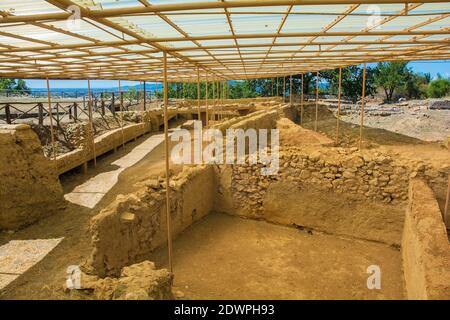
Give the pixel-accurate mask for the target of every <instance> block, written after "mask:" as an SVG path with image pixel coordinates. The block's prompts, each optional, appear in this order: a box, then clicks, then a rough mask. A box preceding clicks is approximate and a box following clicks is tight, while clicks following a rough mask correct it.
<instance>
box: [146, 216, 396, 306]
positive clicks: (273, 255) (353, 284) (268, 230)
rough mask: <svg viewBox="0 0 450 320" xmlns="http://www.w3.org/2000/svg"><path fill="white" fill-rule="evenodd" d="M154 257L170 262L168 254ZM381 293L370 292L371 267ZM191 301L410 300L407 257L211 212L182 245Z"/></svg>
mask: <svg viewBox="0 0 450 320" xmlns="http://www.w3.org/2000/svg"><path fill="white" fill-rule="evenodd" d="M153 259H154V260H155V261H156V262H157V263H158V264H159V266H165V264H166V251H165V249H164V248H162V249H159V250H158V251H156V252H155V254H154V256H153ZM370 265H378V266H380V268H381V274H382V276H381V290H369V289H367V284H366V281H367V278H368V276H369V274H367V273H366V270H367V267H368V266H370ZM174 272H175V284H174V285H175V288H174V290H179V291H181V292H183V293H184V299H403V298H404V288H403V274H402V270H401V255H400V251H399V250H398V249H395V248H392V247H390V246H387V245H384V244H379V243H374V242H369V241H361V240H356V239H352V238H344V237H337V236H332V235H325V234H320V233H316V232H313V233H312V234H311V233H307V232H303V231H299V230H297V229H294V228H287V227H282V226H277V225H273V224H269V223H266V222H262V221H253V220H243V219H240V218H238V217H232V216H227V215H222V214H210V215H208V216H206V217H205V218H204V219H203V220H201V221H199V222H198V223H197V224H195V225H193V226H191V227H190V228H189V229H187V230H186V231H185V232H184V233H183V234H182V235H180V236H179V237H178V238H177V239H176V240H175V242H174Z"/></svg>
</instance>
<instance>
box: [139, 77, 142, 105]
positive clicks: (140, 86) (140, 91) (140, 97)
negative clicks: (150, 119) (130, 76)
mask: <svg viewBox="0 0 450 320" xmlns="http://www.w3.org/2000/svg"><path fill="white" fill-rule="evenodd" d="M141 101H142V80H140V81H139V104H141Z"/></svg>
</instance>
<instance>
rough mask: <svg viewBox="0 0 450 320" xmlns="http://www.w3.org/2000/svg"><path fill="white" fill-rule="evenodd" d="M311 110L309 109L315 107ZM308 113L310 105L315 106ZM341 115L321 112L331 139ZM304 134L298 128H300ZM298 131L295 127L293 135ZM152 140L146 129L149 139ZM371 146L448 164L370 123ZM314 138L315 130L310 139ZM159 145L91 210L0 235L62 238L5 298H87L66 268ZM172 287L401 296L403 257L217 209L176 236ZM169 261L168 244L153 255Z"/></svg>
mask: <svg viewBox="0 0 450 320" xmlns="http://www.w3.org/2000/svg"><path fill="white" fill-rule="evenodd" d="M310 107H311V108H312V106H310ZM311 110H312V109H311ZM305 116H306V119H304V120H305V121H304V123H305V127H306V128H309V129H311V128H312V126H313V121H312V119H313V113H312V112H307V113H305ZM335 127H336V119H335V118H334V117H333V116H332V113H331V116H330V112H329V111H327V110H326V108H322V109H321V111H320V116H319V122H318V129H319V132H323V133H325V134H326V135H327V136H328V138H329V139H331V140H334V139H335V137H334V134H335ZM298 132H299V133H301V130H300V131H298ZM292 133H293V134H295V133H296V132H292ZM341 134H342V143H343V144H344V145H345V146H356V145H357V141H358V138H359V126H356V125H352V124H349V123H345V122H342V123H341ZM146 137H148V135H147V136H145V137H144V138H146ZM364 137H365V140H366V143H367V144H368V147H372V148H386V150H391V152H399V153H400V154H401V155H402V156H405V157H410V158H411V157H417V154H419V155H421V156H422V157H424V158H427V159H429V160H430V161H441V162H445V161H448V160H449V158H450V157H448V153H449V151H448V150H444V149H442V148H441V147H440V146H439V145H438V144H436V143H426V142H423V141H421V140H419V139H416V138H412V137H407V136H405V135H402V134H398V133H393V132H389V131H387V130H382V129H376V128H366V129H365V133H364ZM312 138H315V137H312ZM312 140H314V141H313V143H316V142H318V141H316V139H312ZM142 141H143V138H140V139H138V140H137V141H136V142H132V143H129V144H127V145H126V146H125V148H124V149H119V151H118V152H117V153H115V154H113V153H109V154H106V155H104V156H102V157H100V158H99V160H98V166H97V168H96V169H92V168H91V169H90V170H89V174H88V175H82V174H80V172H77V171H73V172H71V173H68V174H66V175H64V176H63V177H62V179H61V180H62V184H63V187H64V191H65V193H67V192H70V191H71V190H72V189H73V188H74V187H75V186H77V185H79V184H81V183H83V182H84V181H86V180H88V179H89V178H91V177H93V176H95V175H97V174H99V173H101V172H106V171H110V170H115V169H116V168H115V167H114V166H112V165H111V163H112V162H114V161H115V160H117V159H118V158H120V157H122V156H124V155H125V154H126V153H127V152H129V151H130V150H131V149H132V148H133V147H134V146H136V145H138V144H139V143H141V142H142ZM163 148H164V146H163V144H161V145H160V146H158V147H157V148H156V149H155V150H154V151H153V152H152V153H150V154H149V155H147V156H146V157H145V158H144V159H143V160H142V161H140V162H138V163H137V164H136V165H135V166H133V167H131V168H128V169H127V170H126V171H124V172H123V173H122V174H121V175H120V177H119V181H118V183H117V184H116V186H115V187H113V189H112V190H110V192H108V194H107V195H106V196H105V197H104V198H103V199H102V200H101V201H100V202H99V204H98V205H97V206H96V207H95V208H94V209H93V210H91V209H88V208H85V207H79V206H76V205H73V204H70V203H68V204H67V208H66V209H65V210H64V211H63V212H61V213H60V214H58V215H54V216H51V217H48V218H46V219H43V220H41V221H40V222H38V223H36V224H34V225H32V226H30V227H28V228H25V229H23V230H21V231H18V232H16V233H14V234H8V233H0V245H3V244H5V243H7V242H8V241H10V240H13V239H45V238H60V237H64V240H63V241H62V242H61V244H60V245H59V246H57V247H56V248H55V249H54V250H53V251H51V252H50V254H48V255H47V256H46V257H45V258H44V259H43V260H42V261H41V262H39V263H37V264H36V265H35V266H33V267H32V268H31V269H30V270H28V271H27V272H26V273H24V274H23V275H22V276H20V277H19V278H18V279H17V280H16V281H14V282H13V283H11V284H10V285H9V286H8V287H6V288H5V289H3V290H0V299H86V298H88V297H87V296H85V295H83V294H70V295H69V294H67V293H65V292H64V282H65V279H66V268H67V267H68V266H69V265H79V264H82V263H83V261H84V260H85V259H86V258H87V257H88V256H89V254H90V252H91V246H90V236H89V234H88V226H89V221H90V219H91V217H92V216H94V215H95V214H97V212H98V211H99V210H100V209H101V208H103V207H105V206H106V205H107V204H108V203H109V202H110V201H111V200H112V199H113V198H114V197H116V196H117V195H118V194H123V193H130V192H132V191H133V190H135V189H137V184H139V182H142V181H144V180H145V179H146V177H148V176H150V175H155V174H159V173H161V172H162V171H163V168H164V161H163ZM174 249H175V251H174V263H175V265H174V267H175V274H176V276H175V286H176V287H175V290H178V291H182V292H183V293H184V295H185V298H187V299H196V298H209V299H226V298H241V299H253V298H255V299H326V298H330V299H331V298H332V299H340V298H341V299H402V298H404V297H405V296H404V288H403V275H402V271H401V256H400V252H399V250H398V248H395V247H391V246H388V245H386V244H382V243H376V242H369V241H362V240H358V239H355V238H349V237H344V236H333V235H326V234H321V233H318V232H314V231H313V232H312V234H310V233H308V232H303V231H300V230H297V229H295V228H287V227H281V226H277V225H273V224H268V223H265V222H261V221H252V220H242V219H240V218H237V217H229V216H225V215H220V214H211V215H209V216H207V217H206V218H205V219H203V220H201V221H200V222H199V223H197V224H195V225H193V226H192V227H190V228H189V229H188V230H187V231H186V232H184V233H183V234H182V235H180V236H179V237H178V238H177V239H176V241H175V247H174ZM152 258H153V259H154V260H155V261H156V262H157V264H158V265H159V266H164V265H165V259H166V251H165V249H164V248H161V249H160V250H157V251H156V252H155V253H154V255H153V257H152ZM370 265H379V266H380V267H381V270H382V289H381V290H374V291H371V290H368V289H367V287H366V280H367V277H368V276H369V275H368V274H367V273H366V269H367V267H368V266H370Z"/></svg>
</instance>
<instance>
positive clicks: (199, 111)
mask: <svg viewBox="0 0 450 320" xmlns="http://www.w3.org/2000/svg"><path fill="white" fill-rule="evenodd" d="M197 112H198V120H199V121H202V113H201V110H200V68H199V67H197Z"/></svg>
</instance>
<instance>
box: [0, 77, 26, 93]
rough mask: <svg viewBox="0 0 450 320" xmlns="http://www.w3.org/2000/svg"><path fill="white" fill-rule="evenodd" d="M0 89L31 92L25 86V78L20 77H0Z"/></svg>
mask: <svg viewBox="0 0 450 320" xmlns="http://www.w3.org/2000/svg"><path fill="white" fill-rule="evenodd" d="M0 91H7V92H8V91H9V92H13V91H20V92H23V93H25V94H30V93H31V89H30V88H28V87H27V84H26V82H25V80H22V79H19V80H15V79H0Z"/></svg>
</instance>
